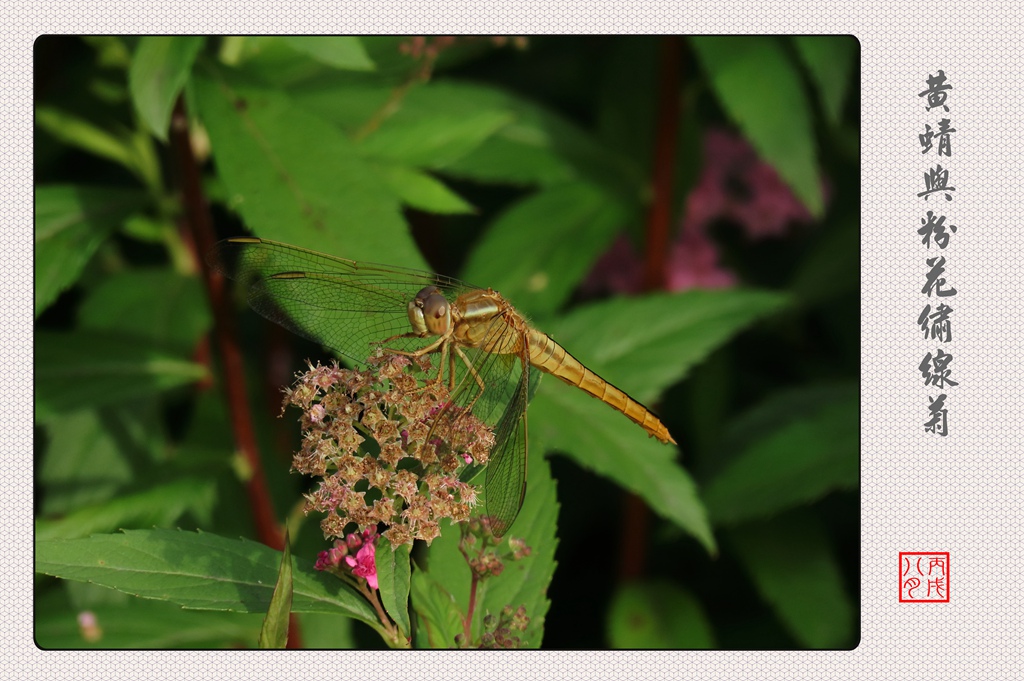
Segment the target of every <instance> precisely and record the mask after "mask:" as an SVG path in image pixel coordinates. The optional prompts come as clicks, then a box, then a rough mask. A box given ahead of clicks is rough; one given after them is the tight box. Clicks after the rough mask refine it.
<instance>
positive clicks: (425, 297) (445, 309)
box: [409, 286, 452, 336]
mask: <svg viewBox="0 0 1024 681" xmlns="http://www.w3.org/2000/svg"><path fill="white" fill-rule="evenodd" d="M451 319H452V314H451V308H450V307H449V305H448V299H447V298H445V297H444V294H442V293H441V291H440V289H438V288H437V287H436V286H426V287H424V288H422V289H420V292H419V293H417V294H416V297H415V298H414V299H413V300H410V301H409V323H410V324H412V328H413V331H415V332H416V334H417V335H420V336H430V335H435V336H440V335H443V334H445V333H447V332H448V329H449V327H450V326H451Z"/></svg>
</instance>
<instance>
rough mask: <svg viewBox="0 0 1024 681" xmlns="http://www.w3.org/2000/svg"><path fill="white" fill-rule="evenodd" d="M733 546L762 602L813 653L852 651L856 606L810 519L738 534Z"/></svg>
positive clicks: (798, 516)
mask: <svg viewBox="0 0 1024 681" xmlns="http://www.w3.org/2000/svg"><path fill="white" fill-rule="evenodd" d="M728 541H729V544H730V546H732V547H733V548H734V549H735V551H736V554H737V555H738V556H739V558H740V561H741V562H742V563H743V566H744V568H746V570H747V572H748V573H749V574H750V576H751V579H752V580H753V582H754V584H755V585H756V586H757V589H758V591H759V592H760V593H761V596H762V598H764V600H765V601H767V602H768V603H769V604H770V605H771V606H772V608H774V609H775V612H776V614H778V616H779V619H780V620H782V623H783V624H784V625H785V627H786V629H787V630H789V632H790V633H791V634H792V635H793V636H794V638H796V639H797V641H799V642H800V643H801V644H802V645H804V646H806V647H808V648H852V647H853V645H854V644H855V641H854V640H853V636H854V611H853V603H851V601H850V597H849V595H848V594H847V592H846V589H845V588H844V586H843V578H842V574H841V571H840V569H839V565H838V563H837V560H836V556H835V554H834V552H833V550H832V548H831V547H830V546H829V542H828V537H827V536H826V535H825V532H824V530H823V528H822V527H821V525H820V524H819V523H818V521H817V520H816V519H815V518H814V517H813V516H811V515H810V514H806V513H790V514H787V515H785V516H782V517H779V518H776V519H775V520H772V521H770V522H768V523H758V524H756V525H745V526H743V527H741V528H738V529H736V530H733V531H731V532H730V533H729V535H728Z"/></svg>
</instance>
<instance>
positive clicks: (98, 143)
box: [36, 106, 137, 172]
mask: <svg viewBox="0 0 1024 681" xmlns="http://www.w3.org/2000/svg"><path fill="white" fill-rule="evenodd" d="M36 125H37V126H39V128H40V129H41V130H45V131H46V132H48V133H49V134H50V135H52V136H53V137H54V138H55V139H57V140H58V141H60V142H63V143H64V144H67V145H68V146H72V147H76V148H78V149H81V150H83V151H86V152H88V153H90V154H93V155H94V156H98V157H100V158H104V159H107V160H108V161H113V162H114V163H117V164H119V165H122V166H124V167H125V168H127V169H129V170H132V171H133V172H134V170H135V169H136V165H137V163H136V158H135V151H134V150H133V148H132V144H131V141H130V140H129V139H128V137H127V135H126V134H123V135H120V136H119V135H115V134H113V133H110V132H107V131H106V130H103V129H102V128H99V127H97V126H95V125H93V124H92V123H90V122H89V121H87V120H85V119H83V118H79V117H78V116H76V115H74V114H72V113H69V112H67V111H61V110H60V109H55V108H53V107H49V106H38V107H36Z"/></svg>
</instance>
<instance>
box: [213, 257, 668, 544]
mask: <svg viewBox="0 0 1024 681" xmlns="http://www.w3.org/2000/svg"><path fill="white" fill-rule="evenodd" d="M209 262H210V263H211V265H213V266H214V267H215V268H216V269H218V270H220V271H221V272H222V273H223V274H225V275H226V276H228V277H229V278H231V279H234V280H236V281H238V282H239V283H240V284H241V285H242V286H243V287H244V288H245V289H246V295H247V299H248V302H249V305H250V306H251V307H252V308H253V309H254V310H255V311H256V312H258V313H259V314H261V315H263V316H264V317H266V318H267V319H269V320H271V321H273V322H275V323H277V324H280V325H281V326H283V327H285V328H286V329H288V330H290V331H292V332H293V333H295V334H297V335H299V336H302V337H305V338H308V339H310V340H312V341H314V342H317V343H320V344H321V345H323V346H325V347H327V348H330V349H332V350H334V351H335V352H338V353H339V354H341V355H343V356H345V357H346V358H348V360H350V361H351V362H353V363H354V364H356V365H359V366H365V365H366V361H367V357H369V356H370V355H371V354H372V352H373V350H374V348H375V347H377V346H378V345H379V344H380V343H381V342H382V341H383V342H385V344H386V349H388V350H392V351H394V352H398V353H399V354H403V355H407V356H412V357H418V356H422V355H426V354H430V353H439V354H440V356H441V361H440V371H439V373H438V376H437V379H436V380H437V381H441V380H443V379H442V373H443V372H444V370H445V364H446V363H447V364H448V367H447V368H448V380H449V382H450V384H451V386H452V388H453V390H452V391H451V398H450V405H451V406H452V408H451V409H447V410H446V413H447V414H448V415H449V416H448V417H449V418H451V419H456V418H458V415H459V414H461V413H465V411H466V410H467V409H471V410H472V413H473V414H474V415H475V416H477V417H478V418H480V419H481V420H482V421H483V422H484V423H486V424H487V425H488V426H490V427H492V428H493V429H494V435H495V441H494V445H493V448H492V451H491V454H490V458H489V461H488V463H487V465H486V477H485V478H484V505H485V508H486V513H487V515H488V517H489V519H490V526H491V531H492V532H493V533H494V535H495V536H497V537H501V536H502V535H504V533H505V532H506V531H507V530H508V529H509V527H511V525H512V523H513V522H514V521H515V519H516V517H517V516H518V514H519V510H520V508H521V507H522V504H523V500H524V498H525V495H526V462H527V437H526V407H527V403H528V401H529V397H530V388H531V368H532V369H533V370H539V371H541V372H544V373H547V374H551V375H552V376H555V377H557V378H558V379H560V380H562V381H564V382H565V383H568V384H569V385H572V386H575V387H577V388H580V389H582V390H583V391H584V392H586V393H588V394H589V395H592V396H593V397H596V398H597V399H599V400H601V401H602V402H604V403H606V404H608V405H609V406H610V407H612V408H613V409H616V410H617V411H619V412H621V413H622V414H624V415H625V416H626V417H627V418H628V419H630V420H631V421H633V422H634V423H636V424H637V425H639V426H640V427H641V428H643V429H644V430H645V431H647V433H648V435H649V436H651V437H655V438H657V439H658V440H659V441H661V442H663V443H666V444H669V443H671V444H675V440H674V439H672V435H671V434H670V433H669V431H668V429H667V428H666V427H665V425H664V424H663V423H662V422H661V421H660V420H659V419H658V417H656V416H655V415H654V414H652V413H651V412H650V411H649V410H648V409H647V408H646V407H645V406H643V405H642V404H640V403H639V402H638V401H636V400H634V399H633V398H632V397H630V396H629V395H627V394H626V393H625V392H623V391H622V390H620V389H618V388H616V387H615V386H613V385H612V384H611V383H609V382H608V381H606V380H604V379H603V378H601V377H600V376H598V375H597V374H596V373H594V372H593V371H591V370H590V369H588V368H587V367H586V366H584V365H583V364H582V363H581V362H580V361H579V360H577V359H576V358H575V357H573V356H572V355H570V354H569V353H568V352H567V351H566V350H565V348H563V347H562V346H561V345H559V344H558V343H556V342H555V341H554V340H553V339H552V338H551V337H550V336H548V335H547V334H545V333H543V332H542V331H539V330H537V329H535V328H533V326H531V325H530V323H529V322H528V321H527V320H526V318H525V317H524V316H523V315H522V314H520V313H519V312H518V311H516V309H515V308H514V307H513V306H512V304H511V303H509V302H508V301H507V300H506V299H505V298H504V297H502V295H501V294H500V293H498V292H496V291H494V290H492V289H489V288H482V287H478V286H473V285H470V284H467V283H465V282H462V281H459V280H458V279H453V278H450V277H446V276H442V275H439V274H432V273H430V272H423V271H419V270H414V269H407V268H402V267H395V266H391V265H382V264H376V263H368V262H357V261H355V260H348V259H345V258H339V257H335V256H331V255H326V254H324V253H318V252H316V251H312V250H307V249H305V248H300V247H298V246H291V245H289V244H284V243H280V242H277V241H269V240H267V239H260V238H256V237H234V238H230V239H225V240H224V241H221V242H219V243H218V244H217V245H216V246H215V248H214V250H213V251H212V252H211V254H210V257H209ZM535 375H536V374H535ZM533 380H536V379H533ZM439 418H444V415H443V414H442V415H441V416H440V417H439Z"/></svg>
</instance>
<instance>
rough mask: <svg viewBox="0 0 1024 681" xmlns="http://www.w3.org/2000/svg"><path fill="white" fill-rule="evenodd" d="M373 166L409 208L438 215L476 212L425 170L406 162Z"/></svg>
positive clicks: (375, 164)
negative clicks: (403, 163)
mask: <svg viewBox="0 0 1024 681" xmlns="http://www.w3.org/2000/svg"><path fill="white" fill-rule="evenodd" d="M373 168H374V170H375V171H376V172H377V174H378V175H380V176H381V178H382V179H383V180H384V182H385V183H387V185H388V188H389V189H390V190H391V192H392V193H393V194H394V195H395V196H396V197H397V198H398V199H399V200H401V202H402V203H404V204H405V205H407V206H409V207H411V208H417V209H419V210H423V211H427V212H428V213H438V214H440V215H457V214H460V213H474V212H476V209H475V208H473V206H471V205H470V204H468V203H467V202H466V201H465V199H463V198H462V197H461V196H459V195H458V194H456V193H455V192H453V191H452V190H451V189H449V188H448V187H446V186H445V184H444V183H443V182H441V181H440V180H438V179H436V178H434V177H433V176H431V175H430V174H428V173H424V172H421V171H419V170H416V169H414V168H410V167H408V166H402V165H395V164H386V163H374V164H373Z"/></svg>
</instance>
